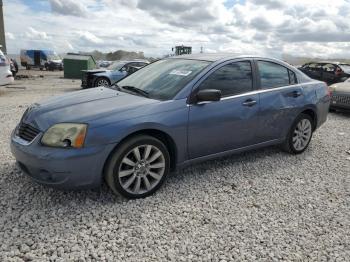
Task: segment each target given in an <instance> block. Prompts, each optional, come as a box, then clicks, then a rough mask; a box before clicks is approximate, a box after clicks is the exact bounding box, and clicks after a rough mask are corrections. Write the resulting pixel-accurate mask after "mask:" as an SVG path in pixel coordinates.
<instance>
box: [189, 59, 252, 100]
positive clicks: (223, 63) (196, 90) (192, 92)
mask: <svg viewBox="0 0 350 262" xmlns="http://www.w3.org/2000/svg"><path fill="white" fill-rule="evenodd" d="M245 61H248V62H250V66H251V69H252V82H253V83H252V91H249V92H246V93H251V92H254V91H256V90H257V82H256V80H257V78H256V71H255V70H256V68H255V65H254V59H252V58H242V59H230V60H227V61H224V62H222V63H220V64H218V65H216V66H214V67H213V68H211V69H210V70H209V71H208V72H206V73H205V75H203V76H202V77H201V78H200V79H199V80H198V81H197V82H196V83H195V84H194V85H193V87H192V91H191V93H190V95H189V96H188V98H187V102H186V103H187V104H188V105H191V104H194V100H195V98H194V97H195V95H196V94H197V92H198V88H199V86H200V85H201V84H202V83H203V82H204V81H205V80H206V79H207V78H208V77H209V76H210V75H211V74H212V73H214V72H215V71H217V70H218V69H220V68H221V67H224V66H226V65H228V64H232V63H235V62H245ZM246 93H242V94H238V96H240V95H244V94H246ZM235 96H237V95H233V96H226V97H222V98H221V99H220V101H221V100H222V99H224V98H230V97H235ZM218 102H219V101H218Z"/></svg>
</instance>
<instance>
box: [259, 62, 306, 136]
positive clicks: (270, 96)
mask: <svg viewBox="0 0 350 262" xmlns="http://www.w3.org/2000/svg"><path fill="white" fill-rule="evenodd" d="M255 63H256V66H257V71H258V76H259V77H258V85H259V86H260V91H259V93H260V128H259V132H257V139H258V140H259V142H268V141H272V140H276V139H280V138H283V137H284V136H285V134H286V132H287V130H289V127H290V125H291V124H292V123H293V121H294V119H295V117H296V115H297V114H298V112H299V110H300V107H302V106H303V103H304V95H303V88H302V87H301V86H300V85H299V84H298V83H297V78H296V75H295V73H294V72H293V71H291V70H290V69H288V68H287V67H284V66H283V65H280V64H278V63H275V62H273V61H266V60H265V61H264V60H256V61H255Z"/></svg>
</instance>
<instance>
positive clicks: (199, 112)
mask: <svg viewBox="0 0 350 262" xmlns="http://www.w3.org/2000/svg"><path fill="white" fill-rule="evenodd" d="M253 79H254V78H253V70H252V63H251V61H249V60H243V61H238V62H229V63H226V64H224V65H221V66H218V67H217V68H215V69H214V70H212V71H211V72H210V73H209V75H208V76H207V78H206V79H204V80H203V81H202V82H201V83H200V85H199V86H198V88H196V91H194V92H198V91H199V90H204V89H217V90H220V91H221V96H222V97H221V100H220V101H216V102H208V103H195V104H191V105H190V110H189V125H188V150H189V157H190V159H194V158H198V157H202V156H207V155H211V154H216V153H220V152H224V151H228V150H232V149H238V148H242V147H245V146H249V145H253V144H255V143H256V141H255V132H256V129H257V126H258V123H259V116H258V113H259V95H258V94H254V92H252V91H254V87H255V81H253Z"/></svg>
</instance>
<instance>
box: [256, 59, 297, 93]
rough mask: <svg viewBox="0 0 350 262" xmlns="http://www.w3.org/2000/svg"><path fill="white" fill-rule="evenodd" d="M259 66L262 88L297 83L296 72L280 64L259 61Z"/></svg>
mask: <svg viewBox="0 0 350 262" xmlns="http://www.w3.org/2000/svg"><path fill="white" fill-rule="evenodd" d="M258 67H259V74H260V84H261V88H262V89H270V88H275V87H281V86H288V85H290V84H295V82H296V77H295V74H294V73H293V72H291V71H290V70H289V69H287V68H286V67H284V66H281V65H279V64H276V63H272V62H267V61H258ZM293 74H294V76H293ZM291 75H292V77H291ZM293 79H294V80H293Z"/></svg>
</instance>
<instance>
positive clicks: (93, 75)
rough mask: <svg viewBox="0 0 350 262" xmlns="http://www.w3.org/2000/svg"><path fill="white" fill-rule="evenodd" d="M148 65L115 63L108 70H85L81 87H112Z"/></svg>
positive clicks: (131, 62)
mask: <svg viewBox="0 0 350 262" xmlns="http://www.w3.org/2000/svg"><path fill="white" fill-rule="evenodd" d="M148 64H149V62H148V61H146V60H133V61H115V62H113V63H112V64H111V65H110V66H109V67H108V68H106V69H94V70H83V78H82V83H81V87H82V88H83V89H84V88H90V87H96V86H110V85H112V84H114V83H115V82H117V81H119V80H120V79H122V78H124V77H126V76H127V75H130V74H132V73H134V72H135V71H137V70H139V69H140V68H142V67H144V66H146V65H148Z"/></svg>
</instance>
